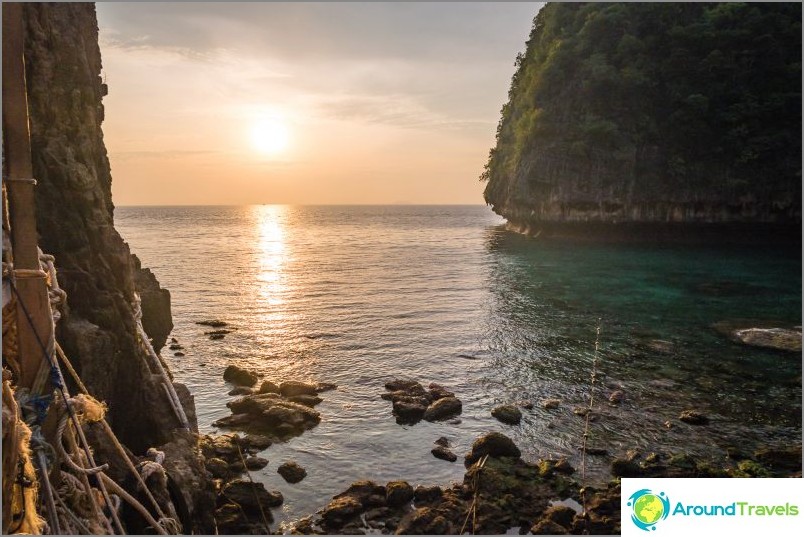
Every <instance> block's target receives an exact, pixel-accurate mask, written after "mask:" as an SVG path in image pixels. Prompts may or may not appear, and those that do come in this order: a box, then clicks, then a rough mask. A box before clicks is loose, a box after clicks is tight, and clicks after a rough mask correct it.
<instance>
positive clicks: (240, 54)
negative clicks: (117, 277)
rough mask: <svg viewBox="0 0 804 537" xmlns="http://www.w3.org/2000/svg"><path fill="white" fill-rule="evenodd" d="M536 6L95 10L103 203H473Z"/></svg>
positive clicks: (133, 6) (132, 6)
mask: <svg viewBox="0 0 804 537" xmlns="http://www.w3.org/2000/svg"><path fill="white" fill-rule="evenodd" d="M540 6H541V4H537V3H298V4H290V3H241V4H233V3H226V4H224V3H203V4H196V3H173V4H166V3H98V4H97V11H98V23H99V27H100V36H101V53H102V55H103V65H104V75H105V77H106V81H107V83H108V85H109V95H108V96H107V97H106V98H105V99H104V104H105V106H106V120H105V122H104V133H105V140H106V145H107V148H108V150H109V158H110V160H111V164H112V177H113V194H114V200H115V203H116V204H117V205H185V204H187V205H202V204H204V205H206V204H225V205H228V204H248V203H288V204H341V203H355V204H363V203H434V204H435V203H473V204H476V203H483V198H482V190H483V184H482V183H480V182H479V181H478V176H479V174H480V173H481V171H482V169H483V164H484V163H485V162H486V158H487V156H488V151H489V148H490V147H491V146H492V145H493V143H494V132H495V129H496V125H497V121H498V119H499V111H500V108H501V106H502V105H503V103H504V102H505V101H506V99H507V92H508V87H509V85H510V81H511V75H512V74H513V72H514V59H515V57H516V54H517V53H518V52H521V51H523V50H524V47H525V41H526V40H527V37H528V34H529V32H530V27H531V24H532V19H533V17H534V16H535V15H536V13H537V11H538V9H539V7H540Z"/></svg>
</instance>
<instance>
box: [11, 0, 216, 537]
mask: <svg viewBox="0 0 804 537" xmlns="http://www.w3.org/2000/svg"><path fill="white" fill-rule="evenodd" d="M23 19H24V21H23V24H24V33H25V64H26V83H27V93H28V108H29V124H30V135H31V158H32V164H33V171H34V177H35V178H36V180H37V187H36V189H35V201H36V224H37V230H38V232H39V245H40V247H41V248H42V250H43V251H44V252H46V253H49V254H53V255H54V256H55V259H56V268H57V271H58V278H59V284H60V285H61V287H62V288H63V289H64V290H65V291H66V293H67V301H66V304H65V305H64V307H63V308H62V317H61V320H60V321H59V323H58V324H57V328H56V330H57V333H56V337H57V339H58V341H59V343H60V344H61V346H62V347H63V349H64V350H65V352H66V354H67V355H68V356H69V357H70V359H71V361H72V363H73V364H74V366H75V367H76V369H77V370H78V373H79V374H80V376H81V378H82V380H83V382H84V384H85V385H86V386H87V388H88V390H89V391H90V393H91V394H92V395H93V396H94V397H95V398H97V399H99V400H102V401H104V402H105V403H106V404H107V405H108V409H109V411H108V414H107V419H108V421H109V423H110V425H111V427H112V429H113V430H114V432H115V433H116V435H117V437H118V438H119V439H120V441H121V442H123V444H125V446H126V447H127V448H128V449H129V450H130V451H131V452H132V453H133V455H134V456H135V457H138V456H144V454H145V452H146V450H148V448H151V447H153V448H158V449H159V450H161V451H163V452H164V453H165V455H166V458H165V462H164V465H163V466H164V468H165V470H166V471H167V479H166V486H167V491H168V492H167V493H168V495H169V496H170V497H171V500H172V503H173V505H174V507H175V508H176V511H177V513H178V515H179V517H180V519H181V522H182V523H183V525H184V531H186V532H195V533H210V532H212V529H213V528H212V525H211V523H210V522H211V519H210V514H211V512H212V509H211V508H210V505H209V497H207V495H208V493H209V490H210V485H209V483H208V481H207V477H206V472H205V471H204V469H203V466H202V465H201V461H200V459H199V457H198V454H197V448H198V438H197V436H196V435H195V434H193V433H192V432H184V431H179V430H177V428H178V427H179V426H180V423H179V421H178V419H177V417H176V416H175V414H174V412H173V411H172V409H171V407H170V405H169V404H168V402H167V400H166V397H165V392H164V388H163V385H162V377H161V376H160V375H159V374H158V371H157V367H156V366H155V365H154V364H152V363H151V362H150V361H149V359H148V358H147V356H146V354H145V353H144V352H143V350H142V348H141V346H140V344H139V342H138V336H137V330H136V320H135V316H134V307H133V305H134V303H135V296H136V294H139V295H140V298H141V300H142V303H141V308H142V314H143V317H142V323H143V326H144V328H145V331H146V333H147V334H148V336H149V338H150V339H151V340H152V341H153V344H154V347H155V348H156V349H157V350H158V349H160V348H161V347H162V346H163V345H164V344H165V340H166V338H167V336H168V334H169V332H170V330H171V328H172V320H171V313H170V294H169V292H168V291H167V290H165V289H162V288H161V287H160V286H159V283H158V282H157V281H156V279H155V277H154V275H153V274H152V273H151V272H150V271H149V270H148V269H143V268H142V266H141V264H140V262H139V260H138V259H137V258H136V257H134V256H133V255H132V254H131V252H130V250H129V247H128V245H127V244H126V243H125V242H124V241H123V239H122V238H121V236H120V234H119V233H118V232H117V230H115V228H114V204H113V202H112V193H111V180H112V178H111V173H110V166H109V160H108V158H107V152H106V147H105V145H104V141H103V132H102V129H101V123H102V122H103V119H104V107H103V102H102V99H103V97H104V96H105V95H106V92H107V87H106V85H105V84H104V83H103V80H102V78H101V55H100V49H99V46H98V25H97V19H96V15H95V8H94V5H93V4H91V3H64V4H58V3H53V4H36V3H31V4H25V5H24V6H23ZM168 374H169V372H168ZM174 386H175V388H176V392H177V395H178V396H179V399H180V402H181V404H182V406H183V407H184V410H185V412H186V414H187V417H188V419H189V421H190V424H191V427H194V426H195V409H194V404H193V399H192V395H191V394H190V393H189V391H188V390H187V389H186V388H185V387H184V386H182V385H180V384H178V383H174ZM74 393H75V392H74ZM90 436H91V437H93V441H94V446H95V448H96V459H97V461H98V463H103V462H108V463H109V464H110V466H111V467H110V469H109V474H110V475H112V476H114V477H116V478H121V479H122V476H124V475H126V473H127V469H126V467H125V465H124V464H123V462H122V461H121V460H120V458H119V457H117V456H115V455H114V453H115V450H113V449H109V447H108V446H105V445H103V442H102V440H101V439H100V436H101V435H93V434H91V432H90ZM96 437H97V438H96ZM121 482H122V483H123V486H126V487H130V492H131V493H132V494H135V495H136V494H138V491H137V490H136V483H131V482H126V481H121ZM132 528H133V529H136V528H135V527H134V526H132Z"/></svg>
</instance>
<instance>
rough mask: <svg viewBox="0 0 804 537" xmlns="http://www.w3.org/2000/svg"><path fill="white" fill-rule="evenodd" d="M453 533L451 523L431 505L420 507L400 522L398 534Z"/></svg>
mask: <svg viewBox="0 0 804 537" xmlns="http://www.w3.org/2000/svg"><path fill="white" fill-rule="evenodd" d="M448 533H452V532H451V531H450V523H449V522H448V521H447V519H445V518H444V517H443V516H442V515H440V514H438V511H436V510H435V509H433V508H431V507H420V508H418V509H416V510H415V511H413V512H412V513H408V514H407V515H405V517H404V518H402V520H401V521H400V522H399V527H397V529H396V534H397V535H444V534H448Z"/></svg>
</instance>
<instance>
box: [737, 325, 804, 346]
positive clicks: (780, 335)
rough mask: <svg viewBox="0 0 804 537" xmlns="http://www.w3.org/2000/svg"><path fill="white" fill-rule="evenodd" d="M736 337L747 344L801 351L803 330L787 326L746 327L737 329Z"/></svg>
mask: <svg viewBox="0 0 804 537" xmlns="http://www.w3.org/2000/svg"><path fill="white" fill-rule="evenodd" d="M734 338H735V339H736V340H737V341H739V342H741V343H744V344H746V345H751V346H754V347H765V348H768V349H776V350H780V351H788V352H801V330H791V329H787V328H746V329H743V330H736V331H735V332H734Z"/></svg>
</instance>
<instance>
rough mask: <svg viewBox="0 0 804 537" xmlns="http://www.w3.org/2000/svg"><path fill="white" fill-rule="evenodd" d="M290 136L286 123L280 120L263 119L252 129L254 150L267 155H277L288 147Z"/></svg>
mask: <svg viewBox="0 0 804 537" xmlns="http://www.w3.org/2000/svg"><path fill="white" fill-rule="evenodd" d="M289 142H290V136H289V133H288V129H287V127H286V126H285V124H284V123H282V122H281V121H280V120H278V119H274V118H267V119H261V120H259V121H258V122H257V123H255V124H254V126H253V127H252V129H251V143H252V145H253V146H254V149H256V150H257V151H259V152H260V153H263V154H265V155H276V154H277V153H281V152H282V151H284V150H285V149H287V147H288V143H289Z"/></svg>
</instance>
